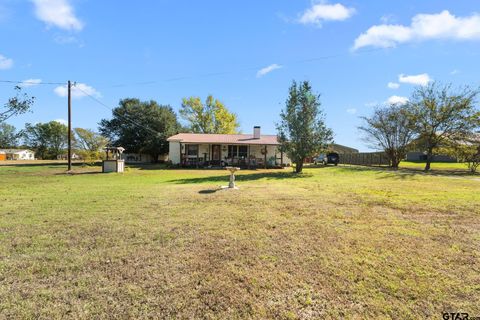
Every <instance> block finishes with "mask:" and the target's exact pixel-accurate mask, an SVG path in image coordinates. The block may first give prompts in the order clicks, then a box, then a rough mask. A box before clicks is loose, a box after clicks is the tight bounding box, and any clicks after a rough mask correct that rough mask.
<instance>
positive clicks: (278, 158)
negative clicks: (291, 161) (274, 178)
mask: <svg viewBox="0 0 480 320" xmlns="http://www.w3.org/2000/svg"><path fill="white" fill-rule="evenodd" d="M179 149H180V165H181V166H183V167H195V168H200V167H212V168H214V167H225V166H235V167H241V168H244V169H256V168H265V169H266V168H282V167H284V166H286V162H285V157H284V154H283V152H281V151H279V150H278V147H277V145H253V144H252V145H250V144H228V145H227V144H192V143H180V148H179Z"/></svg>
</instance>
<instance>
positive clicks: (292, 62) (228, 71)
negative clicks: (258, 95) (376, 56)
mask: <svg viewBox="0 0 480 320" xmlns="http://www.w3.org/2000/svg"><path fill="white" fill-rule="evenodd" d="M389 48H390V47H387V48H372V49H365V50H359V51H355V54H363V53H369V52H376V51H383V50H385V49H389ZM349 54H350V53H349V52H342V53H337V54H331V55H325V56H319V57H313V58H308V59H300V60H293V61H290V62H280V64H281V65H284V66H286V65H294V64H302V63H311V62H316V61H322V60H329V59H335V58H338V57H342V56H347V55H349ZM263 67H265V66H264V65H263V66H256V67H246V68H242V69H232V70H226V71H217V72H209V73H201V74H197V75H186V76H178V77H172V78H167V79H158V80H150V81H139V82H130V83H119V84H112V85H110V84H107V86H110V87H112V88H121V87H128V86H147V85H153V84H157V83H164V82H175V81H181V80H188V79H195V78H208V77H216V76H224V75H228V74H234V73H240V72H245V71H253V70H259V69H261V68H263ZM0 83H14V84H27V85H28V84H29V82H28V81H25V80H24V81H18V80H0ZM32 85H66V82H53V81H52V82H43V81H42V82H40V83H32ZM97 85H99V84H98V83H97ZM100 86H101V84H100ZM77 89H78V87H77Z"/></svg>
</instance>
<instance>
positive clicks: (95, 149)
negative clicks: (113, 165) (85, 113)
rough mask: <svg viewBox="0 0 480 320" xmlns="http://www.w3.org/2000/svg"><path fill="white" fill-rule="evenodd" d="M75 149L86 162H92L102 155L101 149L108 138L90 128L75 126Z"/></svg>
mask: <svg viewBox="0 0 480 320" xmlns="http://www.w3.org/2000/svg"><path fill="white" fill-rule="evenodd" d="M73 131H74V133H75V142H76V143H75V149H76V151H77V152H78V153H79V154H80V155H81V156H82V158H83V160H84V161H86V162H94V161H95V160H98V159H100V158H101V157H102V150H103V148H104V147H105V146H106V145H107V144H108V139H107V138H105V137H104V136H102V135H101V134H99V133H98V132H95V131H93V130H90V129H83V128H75V129H73Z"/></svg>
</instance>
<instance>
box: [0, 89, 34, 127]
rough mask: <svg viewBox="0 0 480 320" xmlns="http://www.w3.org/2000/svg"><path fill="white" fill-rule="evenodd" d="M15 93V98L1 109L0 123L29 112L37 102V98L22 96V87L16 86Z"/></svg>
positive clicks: (24, 94)
mask: <svg viewBox="0 0 480 320" xmlns="http://www.w3.org/2000/svg"><path fill="white" fill-rule="evenodd" d="M15 92H16V94H15V97H13V98H10V99H8V102H7V103H5V104H4V105H3V107H2V108H0V123H1V122H3V121H5V120H7V119H8V118H10V117H13V116H16V115H19V114H22V113H25V112H27V111H29V110H30V108H31V107H32V105H33V103H34V102H35V97H30V96H28V95H27V94H26V93H23V94H22V88H21V87H20V86H15Z"/></svg>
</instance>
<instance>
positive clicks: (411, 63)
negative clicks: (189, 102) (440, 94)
mask: <svg viewBox="0 0 480 320" xmlns="http://www.w3.org/2000/svg"><path fill="white" fill-rule="evenodd" d="M477 12H478V13H477ZM0 39H1V41H0V80H18V81H25V80H31V81H30V82H28V83H27V84H26V85H25V90H26V91H27V92H28V93H30V94H32V95H34V96H36V97H37V101H36V104H35V106H34V108H33V112H32V113H29V114H26V115H22V116H19V117H16V118H14V119H11V120H9V122H10V123H11V124H13V125H15V126H17V127H18V128H22V127H23V125H24V123H25V122H33V123H35V122H46V121H50V120H55V119H66V118H67V115H66V103H67V101H66V97H65V96H64V95H65V94H64V93H65V90H64V88H62V87H61V86H59V85H55V84H46V82H64V81H67V80H69V79H70V80H72V81H77V83H78V85H79V86H80V88H82V89H83V91H86V92H89V93H90V94H91V95H93V96H95V97H97V98H98V99H99V100H100V101H102V102H103V103H104V104H106V105H108V106H110V107H114V106H116V105H117V103H118V101H119V99H121V98H126V97H138V98H140V99H145V100H149V99H154V100H156V101H158V102H159V103H161V104H170V105H171V106H172V107H173V108H174V109H175V110H178V108H179V107H180V103H181V99H182V98H183V97H187V96H192V95H193V96H200V97H202V99H205V97H206V96H207V95H208V94H213V95H214V96H215V97H217V98H219V99H220V100H222V101H223V102H224V103H225V104H226V105H227V106H228V107H229V108H230V109H231V110H232V111H234V112H235V113H237V114H238V116H239V119H240V122H241V129H242V131H243V132H251V131H252V127H253V126H254V125H261V126H262V132H263V133H272V134H274V133H275V122H277V121H278V119H279V117H278V114H279V112H280V110H281V108H282V107H283V106H284V102H285V100H286V98H287V92H288V87H289V85H290V84H291V81H292V80H293V79H295V80H298V81H301V80H309V81H311V84H312V86H313V88H314V90H315V91H316V92H318V93H320V94H321V95H322V97H321V100H322V105H323V108H324V110H325V112H326V116H327V123H328V125H329V126H330V127H331V128H333V130H334V132H335V141H336V142H337V143H340V144H344V145H348V146H352V147H356V148H359V149H361V150H367V146H365V144H364V143H363V142H362V140H361V138H360V136H359V132H358V130H357V127H358V125H359V124H360V120H359V116H362V115H368V114H370V112H371V111H372V108H373V107H372V106H373V105H374V104H379V103H385V102H386V101H391V102H399V101H402V100H404V99H406V98H408V96H409V95H410V93H411V92H412V90H413V88H414V87H415V85H424V84H426V83H428V82H429V81H433V80H436V81H441V82H452V83H453V84H455V85H464V84H469V85H473V86H479V85H480V81H479V76H478V75H479V74H480V63H479V61H480V59H479V58H480V57H479V56H480V6H479V3H478V1H475V0H471V1H467V0H465V1H445V0H444V1H442V0H435V1H433V0H425V1H413V0H412V1H395V2H393V1H360V0H358V1H347V0H346V1H341V2H338V1H330V2H326V1H323V2H320V1H313V2H312V1H309V0H306V1H303V0H296V1H293V0H270V1H220V0H217V1H208V0H205V1H182V0H175V1H174V0H155V1H153V0H151V1H147V0H143V1H113V0H110V1H94V0H33V1H21V0H0ZM12 93H13V85H12V84H5V83H0V102H1V103H3V102H4V101H6V100H7V99H8V97H10V96H11V95H12ZM75 94H76V95H77V97H75V99H74V100H73V112H74V114H73V125H74V126H75V127H77V126H78V127H85V128H92V129H96V128H97V123H98V122H99V121H100V120H101V119H102V118H109V117H110V116H111V111H110V110H109V109H108V108H106V107H104V106H101V105H100V104H98V103H96V102H95V101H93V100H92V99H90V98H89V97H85V96H83V97H82V94H83V92H81V91H76V92H75Z"/></svg>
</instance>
